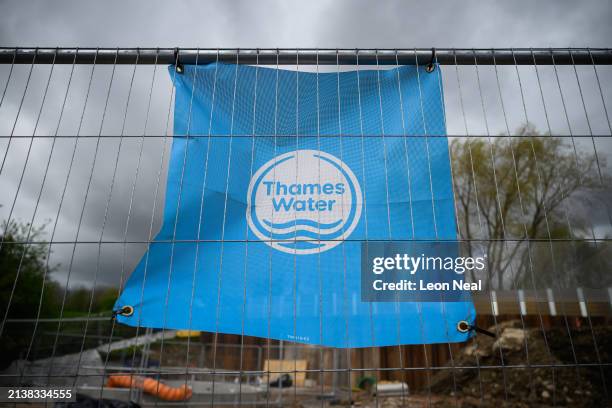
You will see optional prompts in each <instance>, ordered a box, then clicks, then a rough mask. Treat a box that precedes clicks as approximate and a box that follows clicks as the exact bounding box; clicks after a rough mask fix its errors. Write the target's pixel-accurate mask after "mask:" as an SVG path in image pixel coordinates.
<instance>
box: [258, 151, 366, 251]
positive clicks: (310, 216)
mask: <svg viewBox="0 0 612 408" xmlns="http://www.w3.org/2000/svg"><path fill="white" fill-rule="evenodd" d="M361 206H362V196H361V188H360V187H359V183H358V182H357V178H356V177H355V175H354V174H353V172H352V171H351V169H350V168H349V167H348V166H347V165H346V164H345V163H343V162H342V161H341V160H340V159H338V158H337V157H335V156H332V155H331V154H328V153H325V152H321V151H318V150H296V151H293V152H289V153H285V154H281V155H279V156H276V157H275V158H273V159H272V160H270V161H269V162H267V163H266V164H264V165H263V166H261V167H260V168H259V170H257V172H256V173H255V174H254V175H253V177H252V178H251V181H250V183H249V190H248V192H247V221H248V223H249V228H250V229H251V231H253V233H254V234H255V235H256V236H257V237H258V238H259V239H261V240H262V241H265V242H266V244H268V245H269V246H271V247H272V248H275V249H278V250H279V251H283V252H287V253H290V254H297V255H308V254H316V253H319V252H323V251H327V250H328V249H332V248H333V247H335V246H337V245H339V244H340V243H341V242H342V240H344V239H345V238H346V237H348V236H350V235H351V233H352V232H353V230H354V229H355V227H356V226H357V224H358V223H359V218H360V216H361Z"/></svg>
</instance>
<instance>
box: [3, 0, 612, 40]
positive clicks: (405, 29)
mask: <svg viewBox="0 0 612 408" xmlns="http://www.w3.org/2000/svg"><path fill="white" fill-rule="evenodd" d="M0 4H1V12H0V38H1V39H2V43H3V44H4V45H21V46H24V45H37V46H53V47H55V46H58V45H64V46H106V47H116V46H124V47H128V46H141V47H149V46H162V47H173V46H185V47H242V48H246V47H260V48H264V47H350V48H354V47H359V48H366V47H381V48H382V47H386V48H395V47H434V46H435V47H526V46H534V47H549V46H557V47H568V46H576V47H578V46H580V47H584V46H589V47H607V46H609V45H610V44H609V39H610V38H612V27H611V24H610V20H611V17H612V15H611V10H612V6H611V3H610V2H609V1H607V0H597V1H595V0H593V1H572V0H546V1H535V2H534V1H530V0H519V1H452V0H450V1H427V2H423V1H401V0H377V1H366V0H325V1H321V0H319V1H317V0H311V1H282V0H276V1H270V0H258V1H249V0H246V1H244V0H243V1H201V0H194V1H146V0H144V1H143V0H140V1H121V0H110V1H80V0H75V1H65V0H55V1H45V0H28V1H20V0H13V1H10V0H9V1H1V2H0Z"/></svg>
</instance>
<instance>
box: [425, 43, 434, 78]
mask: <svg viewBox="0 0 612 408" xmlns="http://www.w3.org/2000/svg"><path fill="white" fill-rule="evenodd" d="M435 62H436V49H435V47H434V48H432V49H431V61H430V62H429V64H427V65H425V72H427V73H429V74H431V73H432V72H434V70H435V69H436V63H435Z"/></svg>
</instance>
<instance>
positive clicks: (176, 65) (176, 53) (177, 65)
mask: <svg viewBox="0 0 612 408" xmlns="http://www.w3.org/2000/svg"><path fill="white" fill-rule="evenodd" d="M174 70H175V71H176V72H177V73H179V74H182V73H183V72H185V67H184V66H183V64H181V63H180V62H179V49H178V47H176V48H175V49H174Z"/></svg>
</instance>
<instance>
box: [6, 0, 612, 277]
mask: <svg viewBox="0 0 612 408" xmlns="http://www.w3.org/2000/svg"><path fill="white" fill-rule="evenodd" d="M610 21H612V3H611V2H610V1H609V0H601V1H585V2H576V1H559V0H551V1H537V2H534V1H503V2H502V1H499V2H493V1H478V2H477V1H443V2H431V1H430V2H422V1H418V2H417V1H413V2H408V1H400V0H395V1H390V0H377V1H363V0H358V1H354V0H352V1H342V0H327V1H312V0H311V1H300V2H290V1H261V0H259V1H231V0H228V1H216V2H212V1H183V2H176V1H174V2H171V1H164V2H159V1H63V0H55V1H48V0H47V1H43V0H41V1H39V0H27V1H24V0H14V1H0V46H39V47H45V46H46V47H56V46H64V47H75V46H79V47H175V46H183V47H208V48H216V47H240V48H248V47H259V48H265V47H271V48H275V47H287V48H291V47H321V48H336V47H339V48H375V47H381V48H413V47H426V48H430V47H459V48H472V47H477V48H478V47H482V48H488V47H610V46H611V43H610V39H611V38H612V24H610ZM9 68H10V67H9V66H8V65H4V66H0V86H1V87H4V85H5V83H6V81H7V78H8V75H9ZM29 69H30V66H28V65H23V66H18V67H16V68H15V69H14V71H13V73H12V77H11V81H10V83H9V86H8V87H7V92H6V96H5V98H4V100H3V103H2V105H1V106H0V134H2V135H9V134H11V132H13V130H12V129H13V127H14V128H15V130H14V132H13V133H14V134H15V135H31V134H33V133H34V132H36V135H52V134H53V133H54V132H55V130H56V128H57V126H58V123H59V133H60V134H65V135H70V134H72V135H74V134H76V132H77V131H78V129H79V128H81V131H80V134H83V135H87V134H89V135H95V134H97V133H99V131H100V128H101V127H102V131H101V132H102V133H103V134H111V135H117V134H120V133H121V129H122V128H124V134H126V135H140V134H142V132H143V129H144V125H145V122H146V123H147V133H148V134H163V132H164V129H165V127H166V126H167V125H168V122H167V119H168V114H167V113H168V108H169V106H170V105H169V102H170V99H169V97H170V89H171V88H170V82H169V78H168V74H167V71H166V69H165V67H158V68H157V69H155V68H154V67H152V66H147V67H138V69H137V70H136V73H135V74H134V67H131V66H122V67H118V68H117V70H116V72H115V73H114V74H113V73H112V69H111V67H110V66H105V67H97V68H96V70H95V72H93V73H92V71H91V67H90V66H78V67H76V68H75V70H74V72H73V76H72V79H71V80H70V87H69V88H67V84H68V82H69V78H70V75H71V67H70V66H58V67H54V70H53V72H51V71H50V69H51V67H50V66H48V65H47V66H40V67H38V66H37V67H36V68H35V69H34V70H32V75H31V78H30V80H29V82H28V77H29V75H30V74H29ZM540 69H541V71H540V75H541V84H542V87H543V93H544V94H545V95H546V96H545V98H546V103H547V108H548V110H549V112H548V113H549V115H550V122H551V127H552V130H553V131H554V132H555V133H557V134H562V135H567V134H569V131H568V129H567V122H568V120H569V121H570V123H571V124H572V126H573V131H574V133H587V132H588V125H589V124H590V125H591V127H592V129H593V132H594V133H596V134H602V133H608V134H609V127H608V122H607V121H606V118H605V115H604V110H603V105H602V101H601V94H600V93H599V89H598V87H597V85H598V84H597V82H596V80H595V76H594V71H593V69H592V67H579V68H578V70H577V72H574V71H573V69H572V68H571V67H559V70H558V73H557V74H558V75H559V78H560V80H559V81H557V77H556V76H555V73H554V71H553V70H552V68H551V67H541V68H540ZM443 72H444V86H445V98H446V100H445V104H446V109H447V118H448V131H449V133H450V134H464V133H465V130H466V129H465V125H464V121H463V113H462V111H461V109H460V106H461V105H460V101H461V98H464V99H463V100H464V109H465V117H466V121H465V123H467V124H468V132H469V133H472V134H484V123H485V122H484V120H483V113H482V111H481V104H480V99H479V98H480V96H479V94H478V87H477V82H476V76H475V70H474V67H461V68H459V70H458V72H457V71H456V70H455V68H454V67H446V68H444V70H443ZM50 74H52V75H51V76H49V75H50ZM154 74H155V80H154V81H152V80H153V75H154ZM480 74H481V75H482V81H483V84H484V87H483V88H484V89H483V92H484V97H483V98H484V99H485V100H486V103H487V106H488V107H489V111H488V112H487V115H488V119H489V124H490V126H491V130H492V132H493V133H498V132H503V131H504V129H505V126H504V121H503V119H504V118H503V115H502V112H501V109H500V107H499V93H498V91H497V88H496V86H495V82H494V79H495V78H494V73H493V71H492V70H491V67H482V71H481V72H480ZM576 74H578V75H579V78H580V81H581V86H582V87H583V91H584V94H585V95H586V105H587V106H586V108H587V111H588V113H589V117H588V118H589V119H590V121H589V122H588V123H587V120H586V119H587V117H586V116H585V114H584V106H583V105H582V104H581V98H580V97H579V89H578V86H577V84H578V82H577V80H576V77H575V75H576ZM132 75H134V80H132ZM520 75H521V76H522V81H523V84H524V88H525V90H524V92H525V99H526V101H527V105H528V106H527V108H528V111H529V114H530V115H529V119H530V120H531V121H532V122H534V123H535V124H536V126H538V128H539V129H541V130H542V131H546V130H547V129H546V127H547V124H546V121H545V116H544V111H543V108H542V106H541V103H540V101H541V95H540V93H539V88H538V85H537V82H536V76H535V75H536V72H535V71H534V69H533V67H521V69H520ZM599 75H600V77H601V80H602V83H603V84H604V87H603V97H604V100H605V101H606V104H607V106H608V109H610V107H611V106H612V104H611V102H612V94H611V93H612V87H611V86H609V81H610V79H611V78H612V72H611V71H610V69H609V68H608V67H601V68H600V71H599ZM111 76H112V82H111ZM49 78H51V79H50V80H49ZM90 78H92V80H91V83H92V86H91V90H90V94H89V97H88V99H87V101H88V102H87V105H85V99H86V95H87V89H88V84H89V81H90ZM458 78H459V79H458ZM500 78H501V83H502V93H503V95H504V98H505V99H506V103H507V105H508V106H507V117H508V120H509V122H510V127H511V128H515V127H516V126H518V125H519V124H521V123H523V122H524V116H523V110H522V106H521V103H520V101H521V95H520V93H519V88H518V86H517V84H518V81H517V78H516V72H515V71H514V67H502V68H500ZM459 83H461V86H462V92H463V93H462V94H459V92H458V84H459ZM559 83H562V84H563V90H562V91H561V92H564V96H565V98H566V103H567V107H566V109H567V116H565V112H564V109H563V106H562V100H561V98H560V91H559ZM26 84H28V86H27V88H26ZM47 84H48V88H47ZM130 84H131V85H130ZM151 84H153V86H151ZM1 89H3V88H0V90H1ZM67 89H68V93H67V94H66V90H67ZM149 92H151V95H152V97H151V101H152V102H151V110H150V113H149V115H147V113H146V112H147V106H148V101H149ZM24 95H25V96H24ZM66 95H67V97H66ZM107 95H108V103H106V96H107ZM128 96H129V103H128ZM43 97H44V98H45V104H44V105H42V106H43V109H41V101H42V99H43ZM22 98H23V103H22ZM64 98H66V105H65V107H64V109H63V113H62V120H61V121H59V117H60V112H62V105H63V101H64ZM84 107H85V109H84ZM103 112H106V113H105V114H104V118H105V119H104V122H102V120H101V118H102V116H103ZM126 112H127V113H126ZM147 118H148V119H147ZM81 119H82V122H81ZM171 120H172V117H171V116H170V122H171ZM171 127H172V126H171V123H170V128H171ZM8 140H9V139H8V138H6V137H5V138H3V139H1V140H0V158H2V157H4V156H6V163H5V165H4V168H3V170H2V172H0V204H1V205H2V207H1V208H0V219H2V220H5V219H7V218H8V217H9V215H10V216H11V219H19V220H22V221H24V222H29V221H30V220H31V219H32V216H33V215H34V223H35V224H36V225H40V224H42V223H44V222H45V221H46V220H48V222H49V224H48V226H47V230H46V233H47V234H48V235H47V237H48V236H49V234H51V233H53V234H54V240H56V241H58V240H59V241H61V240H65V241H74V240H75V236H76V234H77V230H78V231H79V233H78V234H79V235H78V237H79V238H78V240H79V241H83V240H91V241H95V240H98V239H100V237H101V234H102V232H103V238H104V239H105V240H110V241H119V242H120V241H121V240H123V239H124V237H125V229H126V227H125V226H126V222H127V219H128V214H129V218H130V219H129V227H128V231H127V238H128V239H140V240H142V239H147V234H148V232H149V225H150V222H151V213H152V203H153V198H154V191H155V187H156V185H157V174H158V172H159V173H160V175H161V181H160V183H159V185H160V191H159V196H158V203H161V197H162V196H163V193H164V189H165V187H164V186H165V184H164V180H165V170H166V164H165V161H164V162H162V161H161V158H162V157H161V156H162V152H163V151H164V148H165V149H166V150H167V149H168V148H169V146H170V141H168V142H167V143H165V144H164V143H163V139H161V138H156V139H152V140H147V141H146V142H145V143H144V145H143V153H142V159H141V160H140V167H139V170H138V178H136V168H137V165H138V160H137V158H138V157H139V152H140V146H141V145H140V140H139V139H138V138H124V140H123V141H122V142H120V141H119V139H118V138H114V139H104V140H103V142H102V143H101V144H100V145H99V150H98V153H97V155H96V154H94V153H95V145H96V140H95V138H92V139H84V138H83V139H82V140H80V141H79V143H78V145H77V147H76V150H74V149H75V147H74V146H75V139H74V138H69V139H58V140H57V142H56V145H55V147H53V149H54V150H53V152H54V153H53V155H52V157H51V161H50V165H49V170H48V172H47V173H48V177H47V179H46V181H45V184H44V186H42V184H41V180H42V178H43V176H44V173H45V169H46V163H47V161H48V159H49V157H50V152H51V148H52V139H50V138H40V139H35V140H34V142H33V143H31V139H30V138H20V139H14V140H12V141H11V144H10V147H9V142H8ZM119 143H121V150H120V155H119V156H117V152H118V151H119V150H118V149H119ZM579 143H582V145H580V146H579V147H580V148H581V149H585V151H588V149H591V151H592V145H589V143H591V142H590V140H584V141H580V142H579ZM30 146H31V148H30ZM7 149H8V150H7ZM597 149H598V153H599V154H600V156H601V157H602V158H603V159H608V158H609V157H610V156H611V154H612V151H611V150H612V149H611V147H610V143H609V139H606V140H598V142H597ZM73 151H74V152H75V154H74V163H73V165H72V167H70V166H69V163H70V162H71V158H72V154H73ZM7 152H8V154H7ZM28 152H29V153H28ZM26 157H27V158H28V161H27V163H28V164H27V166H25V167H26V168H25V171H24V163H26ZM166 158H167V156H166ZM94 159H95V160H96V162H95V166H94V168H93V171H92V163H93V162H94ZM608 161H610V160H608ZM115 163H117V165H116V166H115ZM160 164H161V166H160ZM71 168H72V170H70V171H71V175H70V178H69V181H68V182H67V181H66V177H67V175H68V171H69V169H71ZM115 169H116V177H115V183H114V184H112V180H113V177H112V175H113V173H114V172H115ZM160 169H161V171H160ZM604 171H605V172H609V169H608V168H607V167H606V168H605V169H604ZM90 180H91V182H90ZM90 183H91V184H90ZM111 184H112V193H111ZM88 185H90V188H89V189H88V188H87V186H88ZM41 186H42V187H43V188H42V189H41ZM64 187H66V193H65V199H64V201H63V204H62V208H61V211H59V202H60V199H61V197H62V194H63V189H64ZM132 189H134V194H133V196H132ZM86 194H87V200H85V195H86ZM131 197H133V200H131V199H130V198H131ZM84 202H86V206H85V208H84V209H83V203H84ZM37 203H38V207H37ZM130 203H131V204H130ZM130 205H131V209H130ZM160 210H161V206H160V205H159V204H158V207H157V213H156V215H155V217H154V221H155V223H154V228H153V230H154V231H155V229H156V228H158V227H159V220H160V215H161V212H160ZM592 211H593V213H594V214H595V215H593V217H594V219H596V221H595V224H597V225H596V227H597V229H598V233H599V234H600V235H603V234H607V233H608V232H609V229H608V228H607V226H605V225H606V221H605V220H606V218H605V210H604V209H603V208H595V209H593V210H592ZM58 214H59V217H58ZM105 214H106V216H105ZM105 220H106V221H105ZM56 224H57V226H56V227H54V226H55V225H56ZM79 226H80V227H79ZM103 228H104V229H103ZM52 231H55V232H52ZM52 249H53V258H52V263H59V264H61V266H60V268H59V270H58V271H57V272H56V273H55V275H54V276H55V278H56V279H58V280H60V281H62V280H63V282H64V283H65V282H66V276H67V275H68V272H69V271H71V278H70V282H69V285H70V286H74V285H80V284H88V283H91V281H92V279H93V277H94V275H95V274H96V270H97V269H98V268H97V267H93V266H92V259H96V260H98V256H97V250H98V246H97V245H95V244H89V245H84V244H83V245H81V244H79V245H78V246H77V247H76V249H75V248H74V247H73V246H72V245H65V244H60V245H54V247H53V248H52ZM123 251H124V248H123V246H122V245H121V244H116V245H110V244H109V245H105V246H104V247H103V248H102V256H101V257H99V262H100V268H99V272H98V273H97V275H98V278H97V279H98V281H99V282H100V283H102V284H107V285H117V283H118V281H119V275H120V273H121V271H123V272H124V273H129V272H130V271H131V270H132V268H133V267H134V265H135V263H136V262H137V261H138V259H139V258H140V256H141V255H142V253H143V251H144V247H143V246H142V245H127V247H126V248H125V257H124V256H123V253H124V252H123ZM73 254H74V259H73V260H72V261H71V259H72V257H73Z"/></svg>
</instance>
